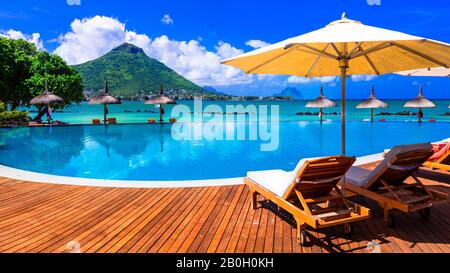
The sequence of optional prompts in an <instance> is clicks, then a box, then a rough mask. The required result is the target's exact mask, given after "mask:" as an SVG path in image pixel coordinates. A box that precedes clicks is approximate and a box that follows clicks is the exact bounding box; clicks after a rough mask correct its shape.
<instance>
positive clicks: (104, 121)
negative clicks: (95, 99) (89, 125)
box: [103, 103, 108, 125]
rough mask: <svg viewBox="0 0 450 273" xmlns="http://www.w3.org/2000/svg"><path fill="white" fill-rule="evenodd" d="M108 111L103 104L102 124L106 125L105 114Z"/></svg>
mask: <svg viewBox="0 0 450 273" xmlns="http://www.w3.org/2000/svg"><path fill="white" fill-rule="evenodd" d="M107 111H108V109H107V108H106V103H104V104H103V124H105V125H106V113H107Z"/></svg>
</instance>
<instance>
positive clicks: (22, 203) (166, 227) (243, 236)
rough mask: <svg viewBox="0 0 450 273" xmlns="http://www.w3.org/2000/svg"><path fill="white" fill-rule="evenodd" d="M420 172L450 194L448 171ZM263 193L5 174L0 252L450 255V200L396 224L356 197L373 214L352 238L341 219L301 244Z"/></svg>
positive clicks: (240, 188)
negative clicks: (253, 199) (74, 247)
mask: <svg viewBox="0 0 450 273" xmlns="http://www.w3.org/2000/svg"><path fill="white" fill-rule="evenodd" d="M373 166H374V165H367V166H365V167H367V168H373ZM426 172H427V173H428V174H429V172H430V171H429V170H426ZM424 175H425V174H424ZM421 177H422V175H421ZM438 177H441V178H442V177H444V178H442V180H441V179H439V180H436V178H438ZM422 179H423V180H424V182H425V184H427V185H431V186H432V187H433V188H435V189H439V190H442V191H446V192H450V186H449V185H450V184H449V182H448V181H449V180H450V179H449V178H448V175H447V176H443V174H442V173H439V174H434V173H432V174H431V178H423V177H422ZM258 198H259V199H258V201H259V203H260V205H259V207H258V208H257V209H256V210H254V209H252V208H251V204H250V198H249V192H248V188H247V187H245V186H242V185H241V186H224V187H217V186H215V187H203V188H174V189H167V188H166V189H164V188H159V189H137V188H135V189H132V188H128V189H127V188H101V187H85V186H70V185H58V184H45V183H32V182H27V181H20V180H14V179H8V178H1V177H0V252H44V253H48V252H53V253H59V252H67V251H69V249H68V247H67V243H68V242H70V241H76V242H78V243H79V244H80V247H81V249H80V250H81V251H82V252H98V253H102V252H169V253H174V252H202V253H203V252H210V253H214V252H218V253H223V252H238V253H242V252H249V253H263V252H265V253H272V252H279V253H281V252H284V253H291V252H293V253H309V252H312V253H317V252H318V253H320V252H355V253H359V252H371V251H373V250H374V249H373V248H368V247H367V246H368V245H371V244H373V243H376V244H379V245H380V248H381V251H382V252H395V253H400V252H407V253H408V252H409V253H424V252H430V253H437V252H447V253H450V247H449V245H450V205H449V203H445V204H440V205H436V206H434V207H433V208H432V215H431V216H430V218H429V219H428V220H427V221H425V220H422V219H420V217H419V216H418V215H416V214H415V213H412V214H402V213H398V212H395V213H394V217H395V218H396V220H397V225H396V227H395V228H388V227H386V226H385V225H384V223H383V219H382V211H381V209H380V207H379V206H378V204H376V203H375V202H373V201H370V200H367V199H364V198H360V197H358V198H356V201H355V202H357V203H360V204H362V205H365V206H368V207H370V208H371V209H372V218H371V219H369V220H367V221H365V222H364V223H355V224H354V234H353V236H352V237H344V236H343V235H342V228H341V227H336V228H329V229H324V230H312V229H308V234H309V239H310V241H311V244H310V245H308V246H305V247H302V246H300V245H299V244H298V243H297V242H296V226H295V225H294V223H293V221H292V219H291V217H290V216H289V215H287V214H286V213H285V212H284V211H279V210H278V208H276V207H274V206H273V204H270V202H266V201H265V200H264V198H263V197H261V196H259V197H258ZM261 205H263V206H261Z"/></svg>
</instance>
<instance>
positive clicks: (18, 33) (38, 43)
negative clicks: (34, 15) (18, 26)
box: [0, 29, 44, 49]
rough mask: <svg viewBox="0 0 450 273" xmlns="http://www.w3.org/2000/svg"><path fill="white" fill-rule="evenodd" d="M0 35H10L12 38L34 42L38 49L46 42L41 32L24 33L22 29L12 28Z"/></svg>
mask: <svg viewBox="0 0 450 273" xmlns="http://www.w3.org/2000/svg"><path fill="white" fill-rule="evenodd" d="M0 36H4V37H8V38H11V39H16V40H17V39H23V40H26V41H28V42H30V43H33V44H34V45H35V46H36V48H37V49H43V48H44V43H43V42H42V40H41V34H39V33H33V34H31V35H28V34H24V33H22V32H21V31H18V30H13V29H10V30H8V31H5V32H1V33H0Z"/></svg>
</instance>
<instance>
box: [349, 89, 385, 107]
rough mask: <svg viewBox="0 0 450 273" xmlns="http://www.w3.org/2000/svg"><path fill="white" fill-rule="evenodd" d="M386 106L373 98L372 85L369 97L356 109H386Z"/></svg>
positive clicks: (373, 90)
mask: <svg viewBox="0 0 450 273" xmlns="http://www.w3.org/2000/svg"><path fill="white" fill-rule="evenodd" d="M387 107H388V104H387V103H385V102H384V101H381V100H379V99H377V98H376V97H375V86H373V85H372V91H371V94H370V97H369V98H368V99H366V100H365V101H363V102H361V103H360V104H358V105H357V106H356V108H365V109H374V108H387Z"/></svg>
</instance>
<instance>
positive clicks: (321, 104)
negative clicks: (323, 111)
mask: <svg viewBox="0 0 450 273" xmlns="http://www.w3.org/2000/svg"><path fill="white" fill-rule="evenodd" d="M336 105H337V104H336V103H335V102H334V101H332V100H329V99H327V98H326V97H325V96H324V95H323V87H322V86H320V95H319V96H318V97H317V98H316V99H315V100H312V101H309V102H308V103H307V104H306V106H305V107H307V108H329V107H335V106H336Z"/></svg>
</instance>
